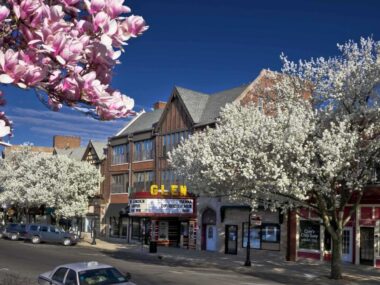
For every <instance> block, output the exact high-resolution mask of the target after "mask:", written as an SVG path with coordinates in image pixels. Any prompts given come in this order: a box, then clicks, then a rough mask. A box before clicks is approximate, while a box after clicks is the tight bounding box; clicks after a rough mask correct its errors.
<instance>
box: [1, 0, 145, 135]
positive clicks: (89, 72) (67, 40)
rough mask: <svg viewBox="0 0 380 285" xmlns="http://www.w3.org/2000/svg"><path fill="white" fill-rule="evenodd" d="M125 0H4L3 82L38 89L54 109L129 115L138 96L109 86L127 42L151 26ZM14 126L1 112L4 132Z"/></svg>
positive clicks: (106, 117)
mask: <svg viewBox="0 0 380 285" xmlns="http://www.w3.org/2000/svg"><path fill="white" fill-rule="evenodd" d="M123 2H124V0H84V1H82V0H49V1H47V0H8V1H5V0H0V83H2V84H6V85H13V86H16V87H19V88H22V89H31V90H34V91H35V92H36V94H37V96H38V98H39V99H40V100H41V101H43V102H44V103H45V104H46V105H47V106H48V107H50V108H51V109H53V110H59V109H60V108H61V107H62V105H67V106H70V107H73V108H77V109H79V110H82V108H81V107H84V106H86V107H88V108H89V109H88V108H87V111H86V112H87V113H89V114H92V115H93V116H94V117H95V118H97V119H102V120H109V119H113V118H120V117H126V116H128V115H129V114H131V112H132V108H133V106H134V101H133V99H131V98H129V97H127V96H125V95H123V94H121V92H120V91H118V90H114V89H112V88H111V86H110V83H111V80H112V71H113V68H114V66H115V65H116V64H119V63H120V61H119V58H120V55H121V54H122V52H124V48H123V46H125V45H126V44H127V41H128V40H129V39H130V38H133V37H137V36H138V35H140V34H141V33H143V32H144V31H145V30H146V29H147V26H146V24H145V21H144V19H143V18H142V17H140V16H135V15H129V16H127V15H126V14H127V13H130V12H131V10H130V8H129V7H127V6H124V5H123ZM4 104H5V100H4V98H3V94H2V93H1V92H0V106H2V105H4ZM11 131H12V130H11V122H10V120H9V119H8V118H7V117H6V115H5V114H4V112H0V137H4V136H6V135H9V134H11Z"/></svg>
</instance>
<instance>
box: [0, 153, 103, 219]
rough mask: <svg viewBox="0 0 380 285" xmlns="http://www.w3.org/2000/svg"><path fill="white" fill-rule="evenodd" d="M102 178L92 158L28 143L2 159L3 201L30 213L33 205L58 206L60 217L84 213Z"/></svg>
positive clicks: (0, 192) (0, 196) (0, 186)
mask: <svg viewBox="0 0 380 285" xmlns="http://www.w3.org/2000/svg"><path fill="white" fill-rule="evenodd" d="M101 179H102V178H101V176H100V174H99V171H98V170H97V169H96V168H95V167H94V166H92V165H90V164H89V163H88V162H85V161H76V160H72V159H70V158H68V157H67V156H61V155H51V154H47V153H39V152H33V151H31V150H30V148H29V147H27V146H26V147H22V148H21V150H17V151H11V152H9V153H8V154H7V156H6V157H5V158H4V159H2V160H0V181H1V182H0V203H2V204H6V205H9V206H13V207H15V208H17V210H18V211H19V212H22V213H24V214H26V215H27V214H28V212H29V209H31V208H38V207H41V206H44V207H48V208H54V213H55V215H56V217H57V221H58V220H59V218H71V217H76V216H82V215H84V214H85V213H86V212H87V210H88V199H89V198H90V197H93V196H95V195H96V194H97V193H98V191H99V183H100V182H101Z"/></svg>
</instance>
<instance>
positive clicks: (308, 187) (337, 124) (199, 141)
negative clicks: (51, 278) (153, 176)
mask: <svg viewBox="0 0 380 285" xmlns="http://www.w3.org/2000/svg"><path fill="white" fill-rule="evenodd" d="M338 48H339V50H340V51H341V55H340V56H337V57H333V58H328V59H325V58H318V59H312V60H310V61H300V62H299V63H294V62H291V61H289V60H287V58H286V57H285V56H282V59H283V69H282V72H281V73H272V74H273V78H274V80H275V81H276V84H274V85H273V87H272V88H273V90H275V94H276V99H275V100H272V101H271V102H272V103H271V104H272V105H271V106H268V107H267V108H266V112H264V113H263V112H261V111H260V110H258V108H257V106H255V105H254V104H251V105H247V106H240V105H239V104H238V103H234V104H232V105H228V106H227V107H226V108H225V109H224V110H223V111H222V113H221V116H220V119H219V121H218V122H217V125H216V127H215V128H213V129H210V128H209V129H207V130H206V131H204V132H199V133H196V134H194V135H193V136H192V137H191V139H189V140H188V141H185V142H183V143H182V144H181V145H180V146H179V147H178V148H176V149H175V150H173V151H172V152H171V153H170V162H171V164H172V165H173V167H174V168H175V169H176V170H177V172H178V173H179V174H180V175H182V176H184V177H185V178H186V180H187V181H188V182H187V183H188V184H189V186H190V189H191V191H193V192H195V193H197V194H199V195H208V196H209V195H212V196H218V195H220V196H227V197H229V198H230V199H232V200H238V199H241V198H242V197H243V198H247V199H248V201H253V200H256V201H254V204H257V201H258V200H260V201H261V202H262V203H264V204H268V205H270V204H272V205H274V206H276V207H278V206H280V205H281V207H283V208H284V207H286V206H294V205H295V204H304V205H307V206H309V207H312V208H313V209H314V210H316V211H317V213H318V214H319V215H320V216H321V217H323V218H324V222H325V223H326V225H327V226H329V225H331V222H332V221H333V220H337V216H336V215H337V214H336V213H337V212H343V210H344V207H345V206H346V205H347V203H348V201H349V199H350V198H351V197H352V195H353V194H354V193H356V194H359V196H358V197H359V198H360V197H361V194H362V193H363V191H364V189H365V187H364V186H365V185H366V184H367V183H368V181H369V179H370V174H371V171H372V167H373V163H374V162H375V161H376V160H377V157H379V155H378V154H379V150H380V147H379V140H378V135H379V134H380V130H379V128H380V116H379V115H380V114H379V92H378V90H377V88H378V83H379V81H380V62H379V52H380V43H379V42H375V41H374V40H373V39H371V38H368V39H361V41H360V44H357V43H355V42H353V41H349V42H347V43H346V44H344V45H338ZM268 101H269V100H268ZM345 222H347V221H343V220H342V219H341V224H340V226H343V224H344V223H345ZM334 225H336V223H335V224H334Z"/></svg>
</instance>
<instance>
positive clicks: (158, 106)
mask: <svg viewBox="0 0 380 285" xmlns="http://www.w3.org/2000/svg"><path fill="white" fill-rule="evenodd" d="M165 106H166V102H162V101H158V102H156V103H154V104H153V109H154V110H162V109H165Z"/></svg>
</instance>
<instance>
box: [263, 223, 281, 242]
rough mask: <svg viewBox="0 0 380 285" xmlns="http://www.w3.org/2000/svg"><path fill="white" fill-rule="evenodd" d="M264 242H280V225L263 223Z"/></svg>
mask: <svg viewBox="0 0 380 285" xmlns="http://www.w3.org/2000/svg"><path fill="white" fill-rule="evenodd" d="M261 239H262V241H263V242H274V243H278V242H280V225H277V224H276V225H272V224H263V225H262V228H261Z"/></svg>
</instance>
